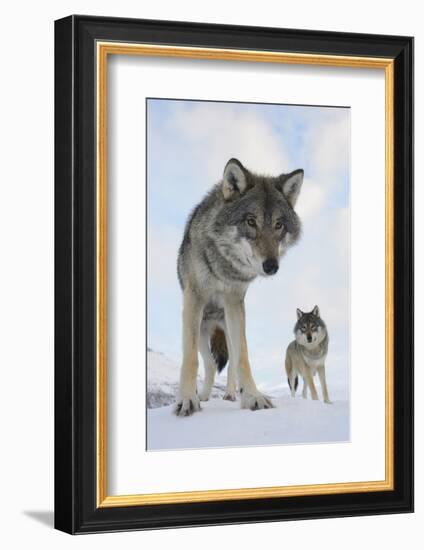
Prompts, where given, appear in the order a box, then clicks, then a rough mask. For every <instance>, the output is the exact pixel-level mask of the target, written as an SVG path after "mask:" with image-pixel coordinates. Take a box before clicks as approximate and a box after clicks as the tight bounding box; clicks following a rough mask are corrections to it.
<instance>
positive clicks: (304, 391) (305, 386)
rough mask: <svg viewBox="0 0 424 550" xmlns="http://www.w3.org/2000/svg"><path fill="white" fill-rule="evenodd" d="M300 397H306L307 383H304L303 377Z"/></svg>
mask: <svg viewBox="0 0 424 550" xmlns="http://www.w3.org/2000/svg"><path fill="white" fill-rule="evenodd" d="M302 397H303V399H306V398H307V397H308V384H307V383H306V381H305V379H303V389H302Z"/></svg>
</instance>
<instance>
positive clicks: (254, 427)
mask: <svg viewBox="0 0 424 550" xmlns="http://www.w3.org/2000/svg"><path fill="white" fill-rule="evenodd" d="M200 370H202V369H200ZM178 377H179V366H178V365H177V364H176V363H175V362H174V361H172V360H171V359H169V358H167V357H166V356H165V355H163V354H161V353H158V352H153V351H149V352H148V380H147V387H148V391H147V403H148V407H149V408H148V410H147V448H148V450H167V449H168V450H169V449H192V448H201V447H203V448H205V447H238V446H252V445H283V444H302V443H330V442H343V441H349V437H350V436H349V402H348V400H346V389H345V388H335V387H331V386H330V387H329V391H330V397H331V399H332V400H333V404H332V405H327V404H325V403H323V402H322V401H321V400H320V401H312V400H311V399H302V397H301V396H300V395H299V396H297V397H296V398H294V399H292V398H291V396H290V394H289V390H288V388H287V386H285V385H284V384H281V385H280V386H278V387H274V388H270V387H260V386H259V387H260V389H261V390H262V391H265V392H266V394H267V395H269V396H270V397H271V398H272V400H273V403H274V405H275V408H274V409H269V410H262V411H250V410H242V409H240V402H239V401H237V402H234V403H233V402H229V401H224V400H223V399H222V395H223V393H224V389H225V382H226V380H225V376H224V375H221V376H220V377H218V378H217V382H216V384H215V386H214V389H213V392H212V396H211V399H210V400H209V401H208V402H205V403H202V411H201V412H199V413H196V414H194V415H193V416H190V417H185V418H180V417H176V416H175V415H174V414H173V412H172V408H173V403H174V400H175V395H176V392H177V389H178ZM317 385H318V393H319V395H321V394H320V388H319V383H318V384H317ZM199 387H201V377H200V375H199ZM300 388H301V384H300ZM300 388H299V389H300ZM299 389H298V393H300V392H299Z"/></svg>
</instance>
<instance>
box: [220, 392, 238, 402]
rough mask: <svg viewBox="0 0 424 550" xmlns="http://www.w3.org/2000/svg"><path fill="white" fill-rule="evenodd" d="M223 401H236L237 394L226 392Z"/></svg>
mask: <svg viewBox="0 0 424 550" xmlns="http://www.w3.org/2000/svg"><path fill="white" fill-rule="evenodd" d="M222 399H225V401H235V400H236V394H235V392H229V391H226V392H225V393H224V396H223V398H222Z"/></svg>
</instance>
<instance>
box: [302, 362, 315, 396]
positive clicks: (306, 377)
mask: <svg viewBox="0 0 424 550" xmlns="http://www.w3.org/2000/svg"><path fill="white" fill-rule="evenodd" d="M304 381H305V384H307V385H308V388H309V391H310V392H311V397H312V399H313V400H314V401H317V400H318V393H317V390H316V388H315V383H314V378H313V376H312V374H311V371H310V370H309V369H306V370H305V374H304Z"/></svg>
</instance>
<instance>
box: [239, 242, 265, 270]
mask: <svg viewBox="0 0 424 550" xmlns="http://www.w3.org/2000/svg"><path fill="white" fill-rule="evenodd" d="M240 244H241V250H242V252H243V256H244V259H245V260H246V264H247V265H249V266H251V267H252V269H253V270H255V271H258V272H260V271H261V269H262V262H260V261H259V260H258V259H257V258H256V256H255V254H254V252H253V248H252V245H251V244H250V242H249V241H248V240H247V239H244V238H242V239H241V240H240Z"/></svg>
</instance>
